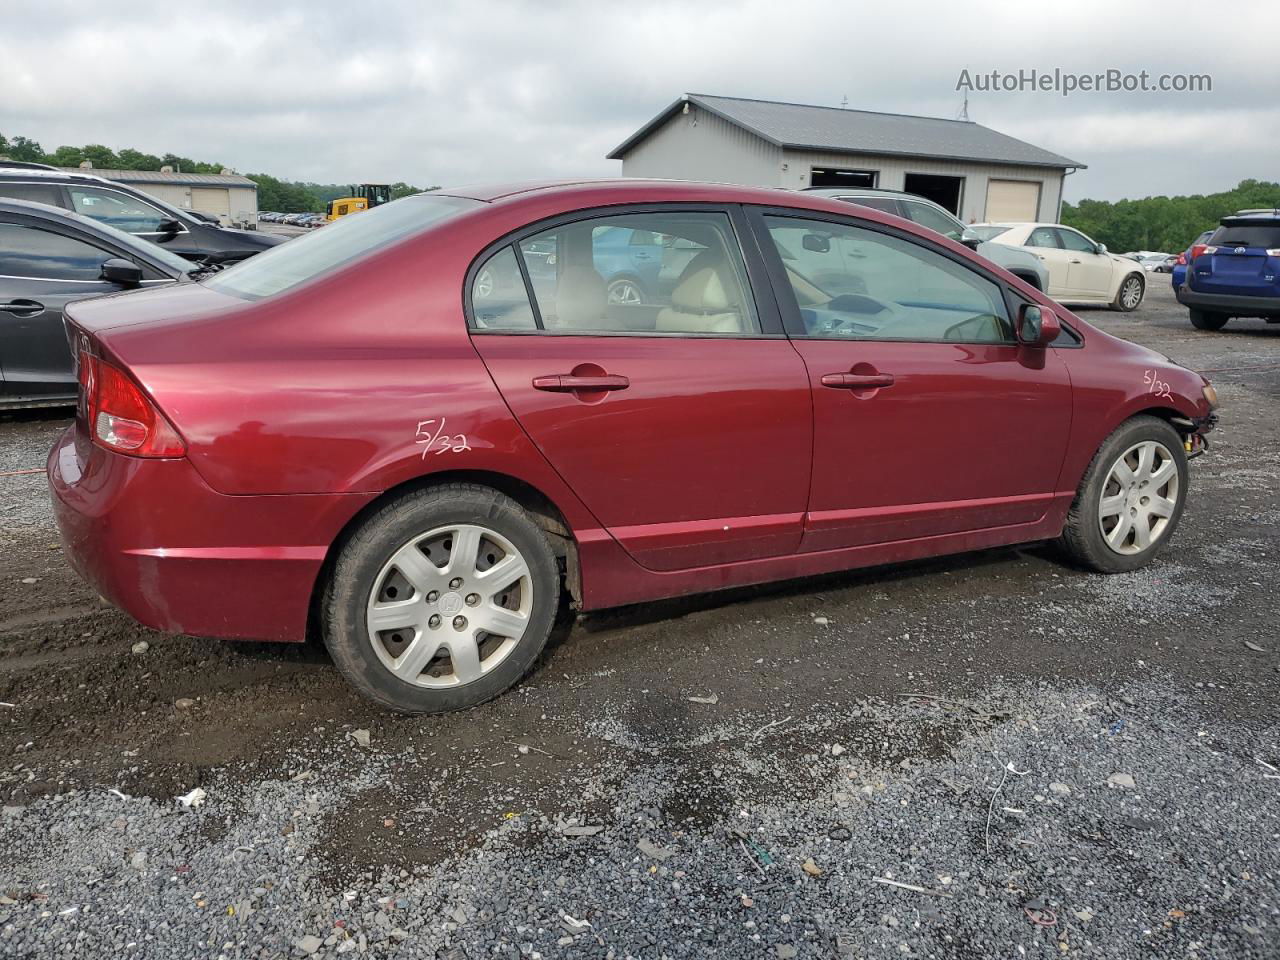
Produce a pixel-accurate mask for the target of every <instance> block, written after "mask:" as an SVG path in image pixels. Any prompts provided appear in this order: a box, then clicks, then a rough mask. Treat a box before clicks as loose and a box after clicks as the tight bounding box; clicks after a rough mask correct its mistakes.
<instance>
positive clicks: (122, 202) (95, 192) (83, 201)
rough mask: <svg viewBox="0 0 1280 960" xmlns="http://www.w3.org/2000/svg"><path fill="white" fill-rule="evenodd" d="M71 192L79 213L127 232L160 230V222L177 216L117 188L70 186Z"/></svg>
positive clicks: (74, 205)
mask: <svg viewBox="0 0 1280 960" xmlns="http://www.w3.org/2000/svg"><path fill="white" fill-rule="evenodd" d="M67 192H68V193H70V194H71V208H72V209H73V210H75V212H76V213H79V214H82V215H84V216H86V217H93V219H95V220H100V221H102V222H103V223H106V224H110V225H111V226H113V227H115V228H116V229H117V230H123V231H124V232H125V233H157V232H158V231H159V230H160V224H162V223H164V222H165V221H167V220H172V219H173V217H172V215H170V214H168V213H165V212H164V211H163V210H160V209H159V208H157V207H153V206H151V204H149V203H143V202H142V201H141V200H139V199H137V198H136V197H133V196H130V195H129V194H127V193H120V192H119V191H117V190H104V189H99V188H98V187H81V186H68V187H67Z"/></svg>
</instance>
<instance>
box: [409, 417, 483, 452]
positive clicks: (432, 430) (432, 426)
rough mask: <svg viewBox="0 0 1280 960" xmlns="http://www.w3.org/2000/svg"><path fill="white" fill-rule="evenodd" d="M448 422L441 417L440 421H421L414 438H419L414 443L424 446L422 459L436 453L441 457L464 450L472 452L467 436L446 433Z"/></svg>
mask: <svg viewBox="0 0 1280 960" xmlns="http://www.w3.org/2000/svg"><path fill="white" fill-rule="evenodd" d="M445 423H446V420H445V418H444V417H441V418H440V419H439V420H419V421H418V430H417V433H415V434H414V436H416V437H417V439H416V440H414V443H417V444H421V445H422V459H423V460H425V459H427V454H429V453H434V454H435V455H436V456H440V455H441V454H442V453H462V452H463V451H464V450H470V449H471V444H469V443H467V437H466V435H465V434H462V433H456V434H452V435H450V434H447V433H445V432H444V428H445Z"/></svg>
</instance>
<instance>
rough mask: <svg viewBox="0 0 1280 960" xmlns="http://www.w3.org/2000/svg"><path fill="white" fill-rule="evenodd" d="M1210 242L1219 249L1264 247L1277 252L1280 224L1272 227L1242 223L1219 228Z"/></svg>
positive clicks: (1279, 240) (1279, 246) (1279, 244)
mask: <svg viewBox="0 0 1280 960" xmlns="http://www.w3.org/2000/svg"><path fill="white" fill-rule="evenodd" d="M1209 242H1210V243H1211V244H1213V245H1214V246H1217V247H1264V248H1266V249H1268V250H1275V249H1277V248H1280V224H1276V225H1275V226H1271V225H1269V224H1265V223H1256V224H1255V223H1241V224H1232V225H1230V226H1225V227H1219V228H1218V229H1217V230H1215V231H1214V233H1213V237H1212V238H1211V239H1210V240H1209Z"/></svg>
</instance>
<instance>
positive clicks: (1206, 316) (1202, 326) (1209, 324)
mask: <svg viewBox="0 0 1280 960" xmlns="http://www.w3.org/2000/svg"><path fill="white" fill-rule="evenodd" d="M1188 311H1189V312H1190V314H1191V325H1192V326H1193V327H1195V328H1196V329H1197V330H1221V329H1222V328H1223V327H1225V326H1226V325H1227V321H1228V320H1230V319H1231V318H1230V317H1229V316H1227V315H1226V314H1225V313H1210V312H1209V311H1207V310H1197V309H1196V308H1195V307H1189V308H1188Z"/></svg>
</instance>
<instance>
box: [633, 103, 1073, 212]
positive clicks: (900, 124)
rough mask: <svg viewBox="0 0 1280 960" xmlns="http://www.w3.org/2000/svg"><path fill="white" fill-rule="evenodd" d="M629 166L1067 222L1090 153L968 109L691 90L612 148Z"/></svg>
mask: <svg viewBox="0 0 1280 960" xmlns="http://www.w3.org/2000/svg"><path fill="white" fill-rule="evenodd" d="M609 159H611V160H621V161H622V174H623V176H626V177H660V178H674V179H679V180H712V181H717V182H721V183H742V184H751V185H755V186H767V187H784V188H788V189H792V190H801V189H804V188H805V187H810V186H813V187H836V186H854V187H880V188H883V189H890V190H906V191H908V192H910V193H918V194H920V195H922V196H926V197H928V198H929V199H931V200H933V201H935V202H937V203H940V204H942V206H944V207H946V208H947V209H949V210H951V211H952V212H953V213H955V214H956V215H957V216H959V217H960V218H961V219H962V220H964V221H966V222H968V223H975V222H982V221H1001V220H1041V221H1048V222H1056V221H1057V220H1058V218H1059V211H1060V210H1061V204H1062V184H1063V179H1064V178H1065V177H1066V176H1067V174H1068V173H1069V172H1073V171H1074V170H1079V169H1084V166H1085V165H1084V164H1083V163H1080V162H1079V161H1076V160H1071V159H1068V158H1067V157H1063V156H1059V155H1058V154H1056V153H1051V152H1050V151H1048V150H1044V149H1042V148H1040V147H1037V146H1034V145H1033V144H1030V143H1026V142H1024V141H1022V140H1017V139H1015V138H1013V137H1010V136H1006V135H1005V134H1003V133H999V132H998V131H996V130H992V129H991V128H989V127H984V126H982V125H981V124H978V123H973V122H971V121H968V120H941V119H937V118H934V117H912V116H905V115H903V114H895V113H872V112H870V111H866V110H846V109H843V108H841V107H819V106H809V105H806V104H798V103H777V102H774V101H771V100H744V99H740V98H737V97H715V96H708V95H706V94H700V93H689V94H685V95H684V96H682V97H681V98H680V99H678V100H676V101H675V102H674V103H672V104H671V105H670V106H668V107H667V108H666V109H665V110H663V111H662V112H661V113H659V114H658V115H657V116H656V117H654V118H653V119H652V120H650V121H649V122H648V123H647V124H645V125H644V126H643V127H641V128H640V129H639V130H637V131H636V132H635V133H634V134H632V135H631V136H630V137H629V138H627V140H626V141H624V142H623V143H622V144H621V145H620V146H618V147H617V149H615V150H614V151H613V152H612V153H610V154H609Z"/></svg>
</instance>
